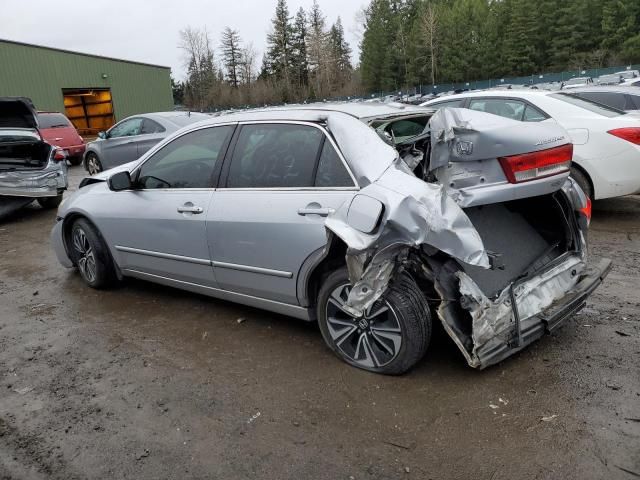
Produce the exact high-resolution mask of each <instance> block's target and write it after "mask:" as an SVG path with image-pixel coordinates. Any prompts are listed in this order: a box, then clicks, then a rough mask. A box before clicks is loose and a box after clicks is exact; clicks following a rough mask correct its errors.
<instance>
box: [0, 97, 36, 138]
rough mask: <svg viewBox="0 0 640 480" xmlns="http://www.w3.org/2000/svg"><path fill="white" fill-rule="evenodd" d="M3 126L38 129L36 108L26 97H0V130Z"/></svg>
mask: <svg viewBox="0 0 640 480" xmlns="http://www.w3.org/2000/svg"><path fill="white" fill-rule="evenodd" d="M5 128H10V129H13V130H15V129H17V128H24V129H29V130H36V131H37V129H38V116H37V114H36V109H35V107H34V106H33V103H32V102H31V100H30V99H29V98H26V97H0V131H1V130H2V129H5Z"/></svg>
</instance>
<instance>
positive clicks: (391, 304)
mask: <svg viewBox="0 0 640 480" xmlns="http://www.w3.org/2000/svg"><path fill="white" fill-rule="evenodd" d="M344 286H346V290H345V291H346V293H347V294H348V289H349V288H350V283H349V276H348V273H347V269H346V268H342V269H340V270H337V271H335V272H333V273H332V274H331V275H329V276H328V277H327V279H326V280H325V281H324V283H323V285H322V288H321V289H320V292H319V294H318V306H317V310H318V312H317V313H318V324H319V326H320V331H321V332H322V336H323V338H324V341H325V342H326V344H327V345H328V347H329V348H330V349H331V350H332V351H333V352H334V353H335V354H336V355H337V356H338V357H339V358H341V359H342V360H344V361H345V362H347V363H349V364H350V365H353V366H355V367H358V368H361V369H363V370H367V371H370V372H375V373H381V374H385V375H400V374H403V373H405V372H406V371H408V370H409V369H411V368H412V367H413V366H415V365H416V364H417V363H418V362H419V361H420V359H422V357H423V356H424V354H425V353H426V351H427V348H428V346H429V342H430V340H431V327H432V325H431V313H430V311H429V306H428V304H427V301H426V299H425V297H424V295H423V293H422V292H421V291H420V289H419V288H418V285H417V284H416V282H415V281H414V280H413V279H412V278H411V277H410V276H409V275H408V274H406V273H402V274H400V275H397V276H396V278H395V279H394V280H393V281H392V283H391V284H390V285H389V288H388V289H387V291H386V292H385V294H384V295H383V296H382V298H380V299H379V300H378V301H377V302H376V303H375V304H374V305H373V306H372V307H371V309H370V311H369V313H368V315H369V316H365V318H364V320H365V322H362V320H363V319H362V318H358V319H356V318H354V317H351V316H350V315H348V314H347V313H346V312H344V311H343V310H340V309H339V308H338V307H336V304H337V303H338V302H337V300H336V298H337V297H336V292H340V291H341V290H340V289H341V288H343V287H344ZM340 295H342V298H343V299H344V298H346V297H345V296H344V294H343V293H341V294H340ZM384 307H387V311H386V312H385V313H386V316H385V317H384V318H383V319H382V320H378V319H380V318H381V317H380V315H385V313H382V314H378V313H377V312H381V311H382V312H384ZM387 312H388V313H387ZM379 321H380V323H379V324H377V323H376V322H379ZM336 322H338V323H337V325H338V326H339V328H344V329H345V330H344V331H339V330H338V329H336V328H335V327H336ZM349 322H351V323H352V325H349ZM393 324H397V326H398V327H397V328H396V327H393V328H392V327H391V326H390V325H393ZM354 327H355V330H354ZM396 332H397V333H396ZM381 333H382V334H383V335H385V336H382V337H381ZM397 340H400V344H399V348H398V346H397V344H396V341H397ZM354 344H355V346H354ZM364 344H366V345H364ZM385 345H386V346H385ZM360 347H362V348H360ZM360 350H362V352H360ZM358 353H360V355H358ZM362 353H364V356H363V355H362Z"/></svg>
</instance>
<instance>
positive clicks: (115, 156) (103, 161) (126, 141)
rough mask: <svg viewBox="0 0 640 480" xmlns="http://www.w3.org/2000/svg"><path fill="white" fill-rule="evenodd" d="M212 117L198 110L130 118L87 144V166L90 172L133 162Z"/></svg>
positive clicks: (85, 158)
mask: <svg viewBox="0 0 640 480" xmlns="http://www.w3.org/2000/svg"><path fill="white" fill-rule="evenodd" d="M206 118H209V115H206V114H204V113H197V112H156V113H145V114H140V115H134V116H132V117H127V118H125V119H124V120H122V121H121V122H118V123H117V124H115V125H114V126H113V127H111V128H110V129H109V130H107V131H106V132H100V133H99V134H98V138H97V139H96V140H95V141H93V142H91V143H89V144H87V150H86V152H85V154H84V162H83V164H84V167H85V169H86V170H87V172H89V175H95V174H96V173H99V172H102V171H103V170H109V169H110V168H113V167H117V166H118V165H122V164H124V163H128V162H131V161H132V160H135V159H136V158H139V157H140V156H142V155H143V154H144V153H145V152H146V151H147V150H149V149H150V148H151V147H153V146H154V145H155V144H156V143H158V142H159V141H161V140H163V139H164V138H166V137H167V136H169V135H171V134H172V133H174V132H175V131H177V130H180V129H181V128H182V127H185V126H187V125H190V124H192V123H195V122H199V121H201V120H204V119H206Z"/></svg>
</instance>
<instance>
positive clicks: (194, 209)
mask: <svg viewBox="0 0 640 480" xmlns="http://www.w3.org/2000/svg"><path fill="white" fill-rule="evenodd" d="M202 212H204V208H202V207H198V206H196V205H194V204H193V203H191V202H187V203H185V204H184V205H182V206H181V207H178V213H191V214H193V215H199V214H201V213H202Z"/></svg>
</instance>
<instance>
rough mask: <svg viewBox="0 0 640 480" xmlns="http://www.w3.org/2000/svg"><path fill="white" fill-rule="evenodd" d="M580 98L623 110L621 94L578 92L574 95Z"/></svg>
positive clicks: (623, 104) (622, 96)
mask: <svg viewBox="0 0 640 480" xmlns="http://www.w3.org/2000/svg"><path fill="white" fill-rule="evenodd" d="M576 95H577V96H579V97H581V98H586V99H587V100H591V101H592V102H597V103H601V104H603V105H607V106H608V107H613V108H617V109H619V110H624V109H625V98H624V94H622V93H615V92H580V93H577V94H576Z"/></svg>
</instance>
